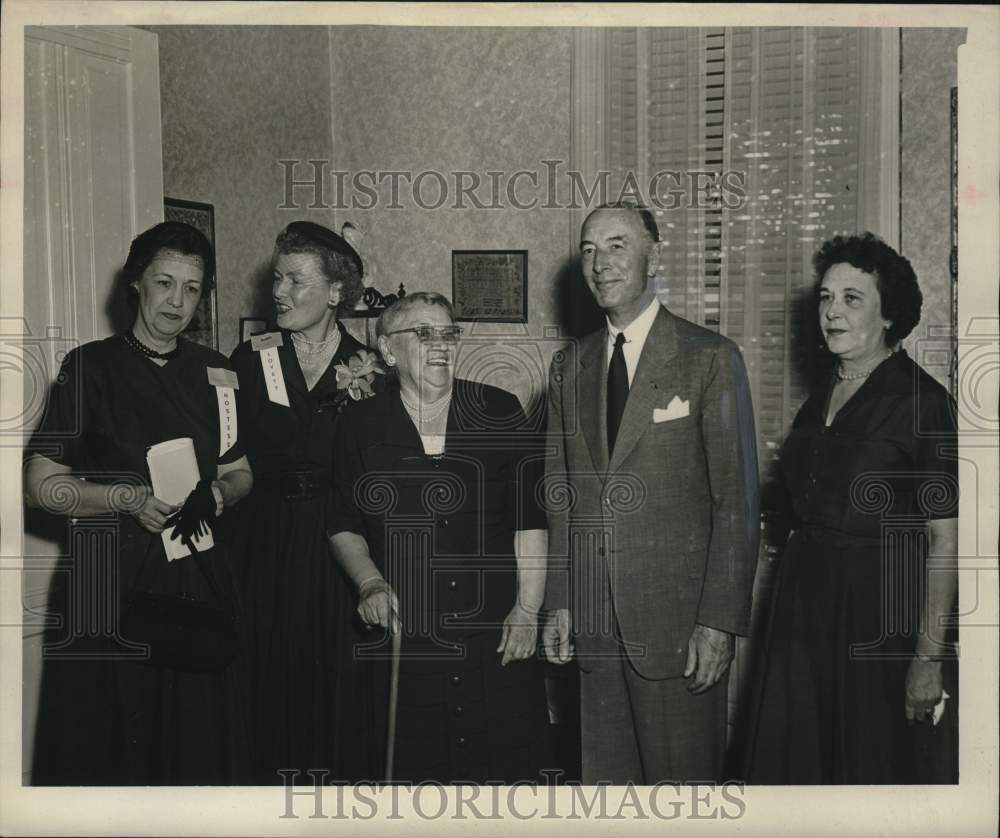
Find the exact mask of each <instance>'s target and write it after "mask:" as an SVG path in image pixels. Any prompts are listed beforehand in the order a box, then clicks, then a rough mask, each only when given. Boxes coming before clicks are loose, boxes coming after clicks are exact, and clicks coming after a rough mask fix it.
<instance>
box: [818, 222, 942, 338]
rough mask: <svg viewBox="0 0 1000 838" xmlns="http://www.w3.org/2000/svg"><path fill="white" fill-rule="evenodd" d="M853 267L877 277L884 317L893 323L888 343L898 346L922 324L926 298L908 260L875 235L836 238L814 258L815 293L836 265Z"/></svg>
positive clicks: (825, 244)
mask: <svg viewBox="0 0 1000 838" xmlns="http://www.w3.org/2000/svg"><path fill="white" fill-rule="evenodd" d="M840 264H847V265H852V266H853V267H855V268H857V269H858V270H859V271H864V272H865V273H866V274H871V275H872V276H873V277H875V285H876V287H877V288H878V293H879V297H880V299H881V306H882V316H883V317H884V318H885V319H886V320H888V321H889V322H890V324H891V325H890V326H889V328H888V329H887V330H886V334H885V342H886V344H888V345H889V346H895V345H896V344H897V343H899V341H901V340H902V339H903V338H905V337H906V336H907V335H908V334H910V332H912V331H913V327H914V326H916V325H917V323H919V322H920V308H921V306H922V305H923V302H924V295H923V294H921V293H920V284H919V283H918V282H917V275H916V273H914V271H913V266H912V265H911V264H910V261H909V259H907V258H905V257H904V256H900V255H899V254H898V253H897V252H896V251H895V250H893V249H892V248H891V247H890V246H889V245H887V244H886V243H885V242H884V241H882V239H880V238H879V237H878V236H876V235H875V234H874V233H862V234H861V235H857V236H834V237H833V238H832V239H830V240H829V241H827V242H825V243H824V244H823V246H822V247H821V248H820V249H819V251H818V252H817V253H816V255H815V256H813V268H815V270H816V290H817V291H818V290H819V286H820V283H822V282H823V277H824V276H826V273H827V271H829V270H830V268H832V267H833V266H834V265H840Z"/></svg>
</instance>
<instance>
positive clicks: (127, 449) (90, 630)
mask: <svg viewBox="0 0 1000 838" xmlns="http://www.w3.org/2000/svg"><path fill="white" fill-rule="evenodd" d="M120 276H121V282H122V285H123V286H124V288H125V289H126V290H127V293H128V294H129V300H130V306H131V308H132V309H133V318H132V321H131V324H132V325H131V328H129V329H128V330H126V331H124V332H121V333H119V334H115V335H112V336H111V337H108V338H105V339H103V340H95V341H91V342H90V343H87V344H84V345H82V346H79V347H77V348H76V349H74V350H73V351H71V352H69V353H68V354H67V355H66V358H65V360H64V361H63V364H62V368H61V370H60V373H59V376H58V378H57V379H56V381H55V383H54V384H53V387H52V392H51V394H50V397H49V401H48V405H47V408H46V411H45V416H44V418H43V420H42V423H41V425H40V426H39V428H38V429H37V430H36V432H35V436H34V439H33V441H32V445H31V446H30V447H31V451H30V452H29V453H28V456H27V462H26V464H25V495H26V500H27V502H28V504H29V505H30V506H33V507H36V508H40V509H43V510H45V511H47V512H49V513H52V514H54V515H59V516H63V517H66V518H70V519H73V520H74V521H75V522H76V526H77V527H78V528H80V529H79V530H78V532H77V534H76V535H74V536H72V537H70V538H69V539H68V541H69V544H68V545H67V546H68V549H69V552H70V554H71V555H70V556H69V558H68V561H67V562H66V564H65V565H63V566H60V567H59V568H58V569H59V571H60V572H57V573H55V574H54V575H53V580H52V585H51V590H50V600H49V607H50V609H51V610H52V611H53V612H54V614H55V615H58V619H57V620H52V621H51V624H50V625H49V627H48V628H47V629H46V638H45V639H46V645H45V649H44V653H43V654H44V669H43V676H42V691H41V697H40V702H39V710H38V728H37V733H36V737H35V751H34V762H33V767H32V783H33V784H34V785H45V786H49V785H51V786H64V785H116V786H117V785H168V786H170V785H226V784H228V783H231V782H233V781H234V780H235V779H236V778H238V776H239V771H240V770H241V767H242V765H243V763H244V762H245V761H246V760H245V755H244V752H243V746H244V744H245V739H246V735H245V729H244V721H245V720H244V717H243V713H242V705H241V702H240V701H239V685H238V683H237V679H236V666H235V664H232V663H230V661H231V660H232V654H235V652H236V644H235V627H234V626H232V625H231V621H232V619H233V618H234V617H236V616H237V614H236V611H237V608H236V580H235V578H234V570H233V566H232V564H233V563H232V560H233V558H234V557H233V555H232V553H231V552H230V551H229V550H227V546H228V545H226V543H225V538H224V537H221V533H220V532H219V531H218V528H219V524H221V523H222V522H224V521H225V520H226V519H227V518H228V517H230V514H231V513H230V514H227V515H225V516H224V517H222V518H219V516H222V515H223V510H224V509H228V508H229V507H232V506H233V504H236V503H237V502H238V501H239V500H240V499H241V498H243V497H244V496H245V495H246V494H247V492H249V491H250V488H251V486H252V485H253V475H252V474H251V473H250V469H249V466H248V464H247V458H246V456H245V454H244V450H243V445H242V442H243V440H242V429H241V428H239V427H238V425H239V423H238V422H237V419H236V417H235V416H234V415H233V414H232V412H231V410H229V409H227V408H226V407H225V405H226V404H227V403H228V401H229V400H230V399H231V397H232V391H233V389H234V388H235V386H236V381H235V379H236V376H235V375H234V374H233V371H232V370H231V369H229V362H228V361H227V360H226V358H225V356H223V355H220V354H219V353H218V352H215V351H214V350H212V349H208V348H207V347H204V346H200V345H198V344H197V343H193V342H191V341H188V340H185V339H184V338H183V337H182V336H181V333H182V332H183V331H184V330H185V329H186V328H187V326H188V324H189V323H190V322H191V320H192V318H193V317H194V315H195V311H196V309H197V307H198V302H199V301H200V300H201V299H202V296H203V295H204V294H206V293H208V292H209V291H210V290H211V289H212V286H213V284H214V281H215V259H214V256H213V253H212V247H211V245H210V244H209V242H208V240H207V239H206V238H205V236H204V235H203V234H202V233H201V232H199V231H198V230H196V229H195V228H194V227H190V226H189V225H187V224H181V223H179V222H171V221H166V222H162V223H160V224H157V225H155V226H153V227H151V228H150V229H148V230H146V231H145V232H143V233H141V234H140V235H138V236H136V237H135V239H134V240H133V241H132V245H131V247H130V248H129V252H128V258H127V259H126V261H125V265H124V267H123V268H122V270H121V275H120ZM240 418H241V419H242V417H240ZM171 442H173V443H176V442H187V443H189V445H190V452H191V455H192V460H193V461H194V462H193V465H196V466H197V472H198V476H199V477H200V481H199V482H198V483H197V486H196V488H195V489H194V490H193V491H191V493H190V494H189V495H188V498H187V500H186V501H185V502H184V504H183V506H181V505H179V504H178V503H177V502H176V501H177V500H178V498H176V497H170V496H169V495H167V497H166V498H161V497H157V496H156V494H154V491H153V484H154V482H155V481H154V480H153V478H152V474H151V469H150V467H149V466H148V464H147V451H148V449H149V448H150V447H151V446H156V445H160V444H162V443H171ZM160 491H161V492H162V484H161V488H160ZM168 500H169V502H168ZM182 518H184V519H187V521H188V522H189V524H190V526H189V525H188V524H182V522H181V519H182ZM204 528H208V529H211V530H214V531H215V532H214V536H215V537H214V539H213V542H212V546H211V547H210V546H209V543H208V542H207V540H206V541H201V540H200V539H197V540H193V536H194V534H195V529H197V530H203V529H204ZM165 530H166V531H168V533H169V534H170V535H172V536H180V537H181V538H185V539H186V540H185V543H189V544H190V548H192V549H191V551H192V552H193V553H195V554H196V555H185V556H176V555H174V553H175V552H179V551H173V550H171V552H170V554H168V553H167V550H166V544H165V542H164V540H163V536H162V533H163V532H164V531H165ZM185 531H186V534H185ZM81 532H82V534H83V536H82V537H81V536H80V533H81ZM199 544H200V546H198V545H199ZM199 551H201V552H199ZM172 558H173V559H175V560H172ZM63 571H65V572H63ZM213 613H214V614H215V615H216V617H217V618H218V616H221V615H226V616H228V618H229V619H228V620H227V621H226V622H227V623H230V625H229V632H230V633H231V635H232V642H231V643H228V644H226V643H225V640H224V639H221V640H220V637H219V634H221V633H222V632H221V631H220V632H219V633H214V632H212V631H211V630H210V629H211V628H212V625H213V624H214V625H216V626H217V627H218V619H216V620H214V621H212V622H210V621H209V616H210V615H211V614H213ZM185 615H187V617H188V619H185ZM162 619H166V620H167V621H168V624H167V625H166V626H164V627H163V628H165V629H166V631H165V632H164V631H155V627H156V626H157V625H159V624H160V620H162ZM213 638H215V641H216V642H214V641H213ZM223 645H226V646H227V648H228V647H229V646H231V653H227V652H226V650H225V649H223V648H222V647H223ZM213 648H214V649H216V650H217V651H218V654H213V653H212V650H213Z"/></svg>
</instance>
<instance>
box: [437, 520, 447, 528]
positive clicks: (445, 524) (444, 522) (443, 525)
mask: <svg viewBox="0 0 1000 838" xmlns="http://www.w3.org/2000/svg"><path fill="white" fill-rule="evenodd" d="M438 524H440V525H441V526H442V527H447V526H448V519H447V518H442V519H441V520H440V521H438Z"/></svg>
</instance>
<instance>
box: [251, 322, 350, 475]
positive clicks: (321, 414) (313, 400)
mask: <svg viewBox="0 0 1000 838" xmlns="http://www.w3.org/2000/svg"><path fill="white" fill-rule="evenodd" d="M337 328H339V329H340V346H339V347H338V348H337V351H336V353H335V354H334V356H333V359H332V360H331V361H330V365H329V366H328V367H327V369H326V371H325V372H324V373H323V375H322V376H321V377H320V379H319V381H317V382H316V385H315V386H314V387H313V389H312V390H310V389H308V387H307V386H306V380H305V376H303V374H302V369H301V367H300V366H299V364H298V361H297V359H296V357H295V347H294V345H293V344H292V337H291V333H290V332H288V331H285V330H282V331H281V338H282V345H281V346H280V347H279V348H278V358H279V359H280V361H281V371H282V374H283V376H284V379H285V389H286V390H287V392H288V404H289V407H285V406H284V405H280V404H275V403H274V402H272V401H271V400H270V398H269V397H268V394H267V384H266V381H265V378H264V372H263V369H262V368H261V363H260V354H259V353H258V352H255V351H254V350H253V349H252V347H251V345H250V342H249V341H247V342H246V343H242V344H240V345H239V346H238V347H237V348H236V350H235V351H234V352H233V355H232V362H233V367H234V368H235V369H236V372H237V374H238V375H239V379H240V389H239V392H238V393H237V404H238V406H239V412H240V422H241V423H242V427H243V433H244V443H245V448H246V451H247V455H248V457H249V459H250V467H251V468H252V469H253V471H254V475H255V477H258V476H259V477H261V478H264V479H266V476H267V475H269V474H274V473H278V472H285V471H295V470H313V471H326V470H329V468H330V454H331V451H332V449H333V434H334V428H335V426H336V420H337V416H338V413H337V409H336V406H335V400H336V398H337V395H338V391H337V371H336V366H337V364H340V363H342V362H343V361H345V360H346V359H347V358H349V357H350V356H351V355H354V354H355V353H357V352H359V351H360V350H362V349H365V348H366V347H365V346H364V345H363V344H361V343H359V342H358V341H357V340H355V339H354V338H353V337H351V335H349V334H348V333H347V330H346V329H344V326H343V324H342V323H340V322H338V323H337Z"/></svg>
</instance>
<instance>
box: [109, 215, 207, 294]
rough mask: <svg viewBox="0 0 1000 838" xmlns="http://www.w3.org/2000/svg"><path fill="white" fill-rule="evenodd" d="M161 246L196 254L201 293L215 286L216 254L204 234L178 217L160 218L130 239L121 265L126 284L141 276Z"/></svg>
mask: <svg viewBox="0 0 1000 838" xmlns="http://www.w3.org/2000/svg"><path fill="white" fill-rule="evenodd" d="M161 250H174V251H176V252H177V253H183V254H184V255H185V256H197V257H198V258H200V259H201V263H202V269H203V273H202V280H201V293H202V294H207V293H208V292H209V291H211V290H212V289H213V288H214V287H215V254H214V253H213V252H212V245H211V244H209V241H208V239H207V238H205V234H204V233H202V232H201V230H199V229H197V228H196V227H192V226H191V225H190V224H184V223H183V222H181V221H161V222H160V223H159V224H155V225H153V226H152V227H150V228H149V229H148V230H146V231H145V232H143V233H140V234H139V235H138V236H136V237H135V238H134V239H132V245H131V246H130V247H129V249H128V257H127V258H126V259H125V264H124V265H123V266H122V270H121V278H122V281H123V282H124V283H125V285H126V286H131V285H132V284H133V283H135V282H138V281H139V280H140V279H142V275H143V274H144V273H145V272H146V268H148V267H149V265H150V263H151V262H152V261H153V259H155V258H156V254H157V253H159V252H160V251H161Z"/></svg>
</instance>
